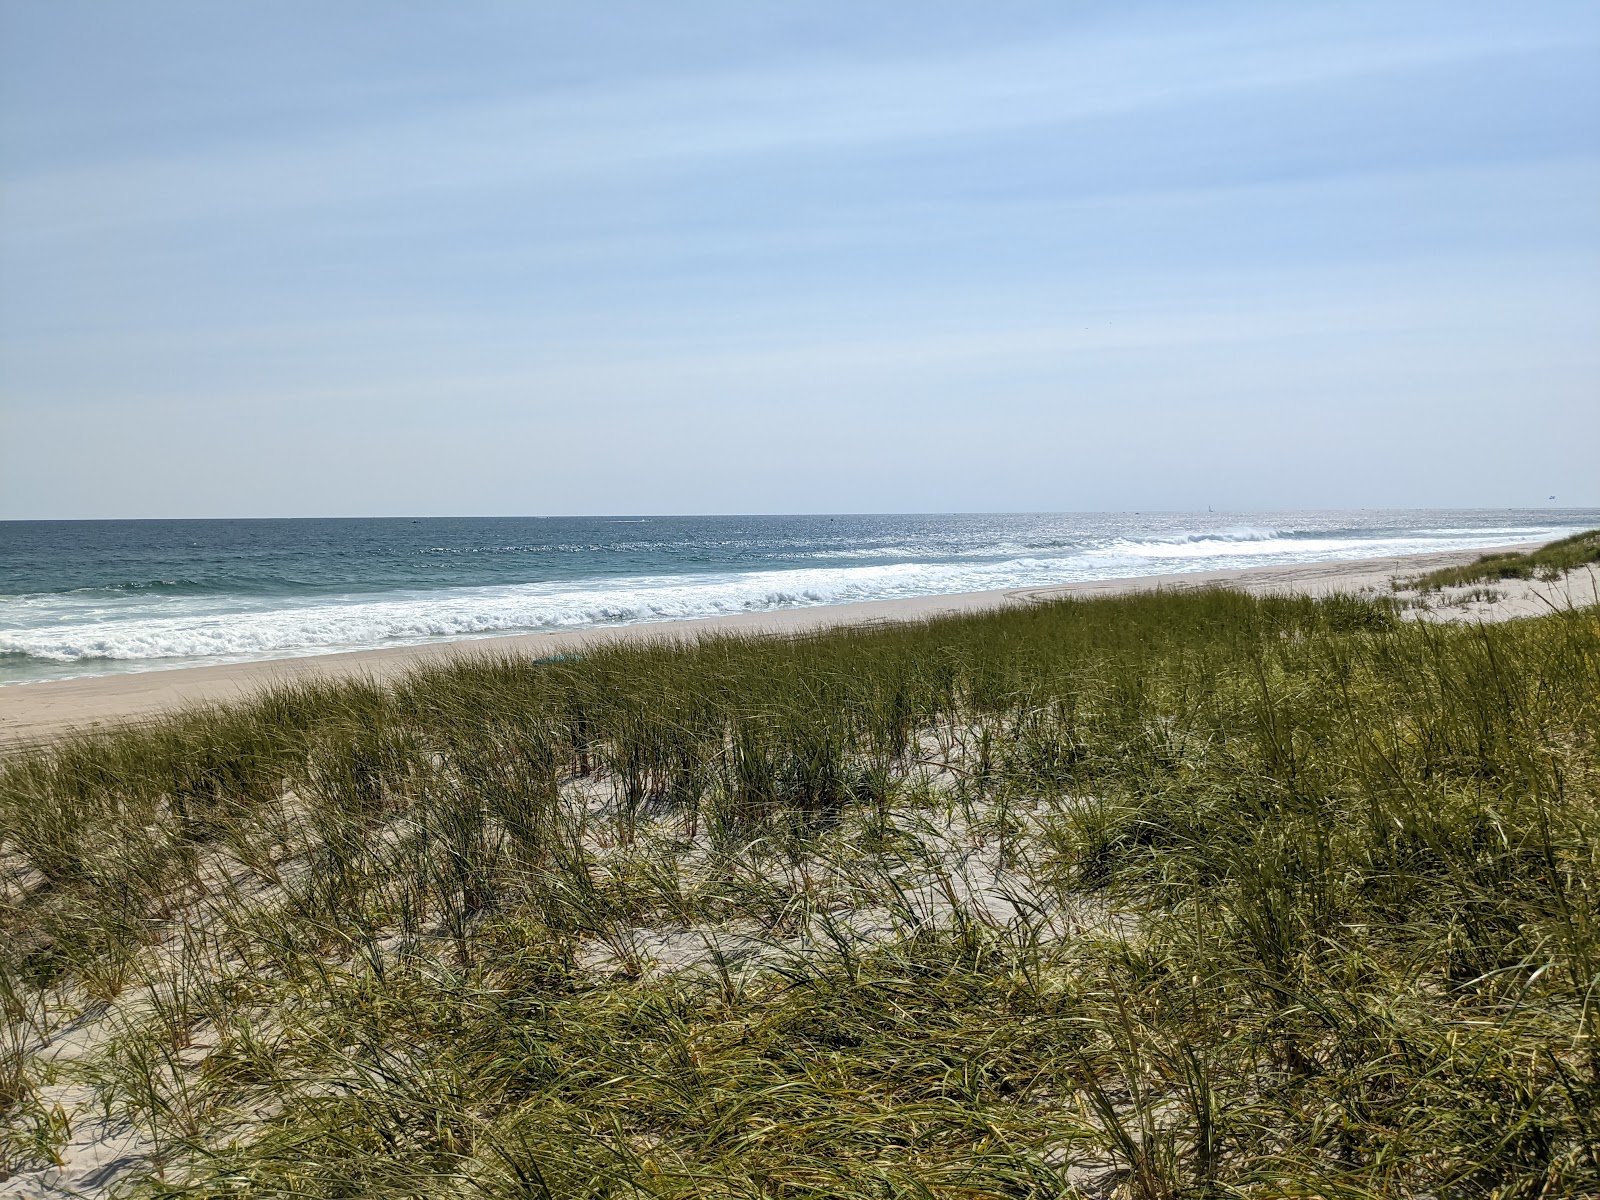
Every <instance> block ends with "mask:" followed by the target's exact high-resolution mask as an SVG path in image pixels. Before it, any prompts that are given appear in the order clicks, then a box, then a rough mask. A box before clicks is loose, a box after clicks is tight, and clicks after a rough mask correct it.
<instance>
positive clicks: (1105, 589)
mask: <svg viewBox="0 0 1600 1200" xmlns="http://www.w3.org/2000/svg"><path fill="white" fill-rule="evenodd" d="M1542 544H1543V543H1541V542H1519V543H1513V544H1507V545H1504V546H1486V547H1479V548H1476V549H1473V550H1452V551H1437V552H1431V553H1426V554H1411V555H1399V556H1389V557H1384V558H1358V559H1331V560H1325V561H1321V562H1308V563H1285V564H1274V565H1271V566H1256V567H1241V568H1232V569H1226V570H1216V571H1190V572H1175V573H1169V574H1162V575H1141V576H1133V577H1128V578H1120V579H1097V580H1085V581H1083V582H1081V583H1069V584H1056V585H1050V586H1045V587H1036V588H1012V589H1007V590H1004V591H990V592H960V593H954V594H950V595H942V596H914V597H904V598H899V599H894V600H866V601H857V602H855V603H850V604H819V605H814V606H811V607H806V608H789V609H778V610H774V611H770V612H752V613H737V614H731V615H727V616H718V617H700V618H694V619H685V620H672V621H645V622H639V623H637V624H633V625H614V626H595V627H590V628H585V629H571V630H558V631H552V632H547V633H519V634H505V635H500V636H494V637H477V638H460V639H454V640H450V641H440V642H426V643H422V644H420V645H408V646H383V647H376V648H372V649H365V650H347V651H340V652H337V653H332V654H311V655H300V656H296V657H286V658H274V659H261V660H256V661H251V662H242V663H225V664H217V665H212V666H189V667H174V668H168V669H164V670H163V669H154V670H148V671H135V672H126V673H122V674H115V675H91V676H85V677H82V678H78V679H60V680H42V681H40V682H37V683H19V684H8V685H6V686H4V687H0V746H13V747H15V746H20V745H27V744H33V743H39V742H45V741H49V740H52V739H54V738H56V737H59V736H61V735H63V734H67V733H71V732H81V731H86V730H92V729H95V728H103V727H107V726H114V725H120V724H126V723H136V722H139V721H143V720H149V719H152V718H155V717H158V716H160V715H162V714H164V713H168V712H171V711H174V710H176V709H181V708H184V707H187V706H191V705H197V704H208V703H226V702H228V701H237V700H241V699H244V698H245V697H247V696H249V695H250V694H251V693H253V692H256V691H259V690H261V689H263V688H265V687H269V686H272V685H274V684H283V683H295V682H302V681H306V680H314V679H328V678H339V677H364V678H368V679H375V680H379V681H382V680H384V679H390V678H393V677H395V676H397V675H401V674H404V673H405V672H406V671H408V670H410V669H412V668H414V667H419V666H424V665H429V664H434V663H439V662H446V661H450V660H452V659H462V658H465V659H470V658H474V657H483V656H491V657H499V656H503V655H527V656H530V657H543V656H545V655H549V654H559V653H564V652H570V651H574V650H579V649H582V648H585V647H589V646H595V645H599V644H605V643H608V642H615V641H619V640H620V641H638V640H645V641H656V640H677V639H683V638H695V637H699V636H702V635H705V634H758V635H759V634H780V635H781V634H793V633H805V632H810V631H813V630H819V629H828V628H833V627H837V626H844V625H873V624H879V623H887V622H895V621H916V620H922V619H926V618H929V617H935V616H942V615H946V614H956V613H972V612H984V611H989V610H993V609H997V608H1005V607H1009V606H1011V605H1017V604H1030V603H1035V602H1039V601H1044V600H1050V599H1054V598H1058V597H1059V598H1065V597H1069V596H1080V597H1092V596H1114V595H1121V594H1125V593H1128V592H1137V591H1147V590H1151V589H1154V588H1174V587H1176V588H1192V587H1210V586H1215V585H1219V584H1225V585H1228V586H1231V587H1236V588H1239V589H1241V590H1244V591H1247V592H1252V593H1257V594H1262V593H1272V592H1287V593H1294V594H1302V595H1327V594H1329V593H1332V592H1361V591H1374V590H1376V591H1381V592H1385V593H1387V592H1388V591H1389V590H1390V588H1389V583H1390V580H1391V578H1392V577H1394V576H1395V575H1399V574H1412V573H1419V572H1422V571H1426V570H1431V569H1433V568H1436V567H1443V566H1452V565H1456V564H1458V563H1468V562H1473V561H1476V560H1477V559H1478V558H1479V557H1480V556H1482V555H1484V554H1491V553H1496V552H1500V551H1522V550H1529V549H1532V548H1535V547H1537V546H1539V545H1542ZM1507 615H1514V614H1507Z"/></svg>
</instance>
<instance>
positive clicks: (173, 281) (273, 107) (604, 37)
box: [0, 0, 1600, 520]
mask: <svg viewBox="0 0 1600 1200" xmlns="http://www.w3.org/2000/svg"><path fill="white" fill-rule="evenodd" d="M1597 444H1600V9H1596V8H1595V7H1594V6H1592V5H1582V4H1577V3H1537V4H1530V5H1523V6H1517V7H1516V8H1515V9H1512V8H1509V7H1507V6H1500V5H1492V4H1442V3H1418V4H1414V5H1407V6H1404V8H1395V7H1394V6H1387V5H1381V4H1370V3H1369V4H1352V5H1344V6H1340V7H1339V8H1338V9H1337V10H1330V9H1322V8H1318V9H1315V10H1311V9H1304V8H1301V7H1299V6H1294V7H1289V6H1274V5H1263V4H1236V3H1213V4H1207V5H1200V6H1197V5H1177V4H1170V3H1136V4H1131V5H1110V4H1094V5H1082V6H1074V7H1073V8H1072V9H1071V10H1070V11H1067V10H1064V9H1063V8H1062V7H1061V6H1058V5H1053V4H1034V3H997V4H995V5H988V6H984V7H982V8H981V9H980V8H976V7H969V6H966V5H955V4H938V3H930V4H927V5H918V6H916V7H911V6H905V7H891V6H877V7H872V8H860V7H857V6H845V5H838V4H814V5H808V6H805V7H803V8H789V7H783V8H777V7H774V8H765V7H761V8H757V7H752V6H740V5H728V4H693V5H686V6H674V7H673V8H671V9H664V8H660V7H657V6H652V5H648V4H636V3H610V4H605V5H594V6H584V7H583V8H581V9H574V8H567V7H564V6H555V5H529V6H500V5H484V6H469V7H462V8H451V9H440V8H431V7H424V6H409V5H391V4H384V5H379V4H375V3H371V2H362V3H351V4H348V5H341V6H338V7H337V8H330V7H328V6H319V5H313V4H310V3H305V2H301V3H288V4H283V5H274V6H271V7H270V8H266V7H261V8H243V7H218V6H214V5H209V4H204V3H198V2H193V0H187V2H182V3H175V2H171V0H153V2H151V3H146V4H141V5H138V6H112V5H100V4H91V3H81V2H77V0H62V2H60V3H53V4H51V5H48V6H44V5H41V6H24V5H9V6H4V7H3V8H0V519H90V520H94V519H116V518H150V519H182V518H204V517H222V518H240V517H265V518H271V517H305V516H323V515H328V516H348V517H371V516H384V515H393V516H397V517H405V516H411V517H417V516H420V515H423V514H426V515H428V516H485V515H498V514H512V513H516V514H527V515H535V514H537V515H547V516H557V515H569V514H571V515H578V514H582V515H596V516H599V515H617V516H622V515H627V516H666V515H685V514H717V513H720V514H729V515H761V514H778V513H794V514H806V515H815V514H822V515H826V514H838V515H847V514H876V513H1072V512H1092V513H1116V512H1196V513H1204V512H1205V511H1206V510H1207V508H1208V507H1210V508H1214V509H1215V510H1217V511H1219V512H1222V511H1234V512H1273V511H1276V512H1295V511H1308V510H1330V509H1331V510H1343V511H1358V510H1361V509H1415V508H1427V509H1454V508H1481V509H1487V510H1500V509H1505V508H1519V509H1520V508H1546V509H1549V508H1582V507H1592V506H1596V505H1600V471H1596V470H1595V469H1594V453H1593V447H1594V446H1595V445H1597ZM1550 497H1554V499H1550Z"/></svg>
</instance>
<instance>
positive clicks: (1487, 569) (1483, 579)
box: [1395, 529, 1600, 592]
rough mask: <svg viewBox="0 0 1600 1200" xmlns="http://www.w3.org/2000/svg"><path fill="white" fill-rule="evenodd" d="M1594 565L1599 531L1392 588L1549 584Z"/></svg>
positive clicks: (1430, 589)
mask: <svg viewBox="0 0 1600 1200" xmlns="http://www.w3.org/2000/svg"><path fill="white" fill-rule="evenodd" d="M1593 563H1600V529H1589V530H1585V531H1584V532H1583V533H1575V534H1573V535H1572V536H1571V537H1564V538H1561V539H1560V540H1558V541H1554V542H1549V543H1546V544H1545V545H1543V546H1540V547H1539V548H1538V549H1537V550H1531V551H1528V552H1527V553H1521V554H1518V553H1500V554H1485V555H1484V556H1483V557H1482V558H1480V559H1478V560H1477V561H1476V562H1471V563H1467V564H1465V565H1463V566H1459V567H1442V568H1440V569H1439V570H1437V571H1429V572H1427V573H1426V574H1424V575H1418V576H1416V577H1415V578H1413V579H1400V580H1396V581H1395V588H1396V590H1397V591H1398V590H1400V589H1401V588H1405V589H1409V590H1414V591H1424V592H1436V591H1440V590H1441V589H1443V588H1448V587H1469V586H1471V585H1472V584H1476V583H1495V582H1498V581H1500V580H1503V579H1540V580H1545V581H1551V580H1555V579H1559V578H1560V577H1561V576H1563V575H1565V574H1566V573H1567V572H1569V571H1573V570H1576V569H1578V568H1580V567H1586V566H1589V565H1591V564H1593Z"/></svg>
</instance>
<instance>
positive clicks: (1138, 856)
mask: <svg viewBox="0 0 1600 1200" xmlns="http://www.w3.org/2000/svg"><path fill="white" fill-rule="evenodd" d="M1557 545H1560V543H1557ZM1541 553H1542V552H1541ZM1534 557H1537V556H1534ZM1597 721H1600V616H1597V612H1596V610H1594V609H1588V610H1573V611H1566V612H1559V613H1552V614H1550V615H1549V616H1545V617H1541V618H1537V619H1529V620H1522V621H1513V622H1507V623H1504V624H1500V625H1493V626H1470V627H1469V626H1460V627H1453V626H1438V625H1429V624H1425V623H1421V622H1411V621H1406V620H1402V619H1400V618H1399V617H1397V615H1396V613H1395V611H1394V609H1393V607H1392V606H1391V605H1388V604H1386V603H1382V602H1370V601H1365V600H1357V599H1348V598H1332V599H1325V600H1320V601H1319V600H1311V599H1292V598H1252V597H1249V596H1245V595H1242V594H1239V593H1235V592H1229V591H1222V590H1211V591H1201V592H1184V593H1153V594H1142V595H1133V596H1125V597H1118V598H1111V599H1099V600H1092V601H1088V600H1078V601H1063V602H1056V603H1050V604H1043V605H1038V606H1035V607H1030V608H1026V609H1020V610H1010V611H1001V612H994V613H990V614H984V615H979V616H961V617H949V618H941V619H937V620H933V621H929V622H926V623H920V624H909V625H897V626H885V627H875V628H854V629H839V630H832V631H829V632H825V633H818V634H813V635H807V636H800V637H793V638H781V639H780V638H770V639H739V638H729V637H722V638H713V639H707V640H704V641H701V642H699V643H695V644H686V645H683V646H676V647H673V646H660V645H635V646H618V647H614V648H607V649H603V650H599V651H597V652H594V653H592V654H589V655H587V656H585V657H583V658H581V659H576V660H568V661H557V662H546V663H535V662H531V661H528V660H520V661H517V660H507V661H499V662H484V663H479V664H477V665H468V664H456V665H451V666H448V667H440V668H435V669H429V670H424V671H420V672H418V673H416V674H414V675H412V676H410V677H408V678H407V679H405V680H404V681H402V682H401V683H399V684H397V685H392V686H387V687H379V686H377V685H369V684H364V683H361V682H347V683H340V684H333V683H323V684H316V685H308V686H305V687H300V688H296V689H290V690H280V691H276V692H273V693H269V694H266V695H263V696H262V697H260V698H259V699H257V700H255V701H253V702H251V703H248V704H243V705H239V706H235V707H229V708H218V709H214V710H207V711H198V712H193V713H190V714H188V715H184V716H180V717H175V718H173V719H171V720H167V721H164V722H162V723H159V724H156V725H153V726H150V727H147V728H141V729H136V730H129V731H125V732H120V733H109V734H103V735H99V736H92V737H80V738H76V739H73V740H69V741H66V742H63V743H61V744H60V745H59V746H57V747H56V748H54V749H53V750H52V751H34V752H26V753H22V754H18V755H13V757H12V758H11V759H9V760H8V761H7V763H6V765H5V767H4V769H3V773H0V837H3V848H4V855H5V858H4V864H3V865H4V869H5V876H4V880H5V892H4V899H3V907H0V946H3V950H0V954H3V963H0V1010H3V1014H4V1029H3V1031H0V1116H3V1121H4V1124H5V1130H6V1132H5V1133H4V1135H3V1140H0V1174H4V1173H7V1172H9V1173H13V1177H14V1179H15V1180H16V1181H28V1180H38V1179H42V1178H43V1176H41V1175H39V1174H37V1173H38V1172H41V1171H46V1170H48V1169H50V1167H51V1164H52V1163H53V1162H54V1161H56V1160H60V1161H62V1162H64V1163H65V1164H66V1167H65V1169H66V1170H68V1171H71V1170H73V1169H74V1166H73V1164H74V1163H75V1162H79V1161H81V1160H83V1159H84V1158H85V1156H86V1155H91V1154H92V1152H93V1150H94V1144H93V1140H92V1137H91V1135H90V1130H91V1128H92V1127H93V1126H94V1123H96V1122H99V1123H101V1127H103V1128H106V1129H113V1130H120V1131H122V1135H123V1136H125V1137H126V1138H127V1139H129V1141H130V1144H132V1145H133V1146H134V1147H135V1151H136V1152H134V1153H132V1154H131V1156H125V1157H128V1158H129V1162H125V1163H124V1164H123V1165H122V1167H121V1168H119V1170H118V1171H117V1172H115V1173H113V1174H112V1175H110V1176H108V1178H113V1179H114V1180H115V1182H116V1186H118V1187H120V1188H123V1189H127V1190H129V1191H130V1193H131V1194H135V1195H142V1196H169V1197H179V1196H182V1197H218V1196H228V1197H234V1196H236V1197H268V1196H273V1197H276V1196H297V1197H447V1196H448V1197H596V1198H598V1197H638V1196H674V1197H677V1196H682V1197H687V1196H718V1197H821V1196H843V1197H901V1196H904V1197H1060V1196H1074V1195H1083V1196H1113V1195H1114V1196H1119V1197H1133V1198H1139V1200H1155V1198H1158V1197H1161V1198H1165V1197H1174V1198H1175V1197H1201V1196H1207V1197H1210V1196H1261V1197H1266V1196H1306V1197H1310V1196H1319V1197H1350V1198H1356V1197H1363V1198H1365V1197H1378V1196H1418V1197H1421V1196H1430V1197H1504V1198H1510V1197H1544V1196H1569V1195H1570V1196H1576V1195H1584V1194H1590V1195H1592V1194H1595V1193H1596V1192H1600V1117H1597V1115H1596V1114H1597V1113H1600V808H1597V800H1600V743H1597V740H1596V733H1597V728H1600V725H1597ZM47 1043H48V1048H47ZM62 1047H69V1048H71V1051H72V1052H71V1053H64V1052H63V1050H62ZM68 1100H72V1101H73V1102H74V1103H76V1104H77V1107H74V1106H73V1104H69V1103H67V1101H68ZM129 1163H131V1165H129ZM30 1186H31V1184H30Z"/></svg>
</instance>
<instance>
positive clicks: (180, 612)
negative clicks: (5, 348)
mask: <svg viewBox="0 0 1600 1200" xmlns="http://www.w3.org/2000/svg"><path fill="white" fill-rule="evenodd" d="M1518 532H1520V531H1518ZM1527 532H1528V533H1529V534H1530V536H1539V535H1541V534H1542V533H1543V531H1537V530H1529V531H1527ZM1506 540H1508V537H1507V531H1505V530H1495V531H1492V532H1491V531H1486V530H1476V531H1468V530H1464V531H1462V532H1461V533H1460V534H1459V535H1456V536H1450V537H1444V538H1441V537H1438V536H1437V535H1436V534H1435V533H1433V531H1429V532H1428V533H1426V534H1422V533H1417V534H1410V535H1403V536H1394V537H1381V538H1372V537H1369V538H1350V537H1315V536H1303V535H1302V536H1296V535H1295V534H1293V532H1292V531H1288V532H1286V531H1279V530H1271V529H1250V528H1245V529H1233V530H1225V531H1221V532H1210V533H1202V534H1193V535H1177V536H1166V537H1162V536H1156V537H1146V538H1143V539H1139V540H1131V539H1110V540H1104V539H1103V540H1102V542H1101V544H1100V545H1098V546H1095V545H1088V546H1083V547H1077V548H1073V547H1063V548H1058V549H1055V550H1046V551H1042V552H1032V553H1030V552H1027V551H1025V550H1021V547H1020V545H1019V546H1016V547H1006V548H1005V549H1013V550H1019V551H1021V552H1018V553H1013V554H1012V555H1011V556H1009V557H1004V558H995V557H993V555H994V551H995V550H996V549H999V548H997V547H991V548H990V555H991V557H990V558H989V559H988V560H987V561H984V560H980V559H977V558H975V557H974V556H972V555H965V554H961V555H946V556H944V560H943V561H936V562H926V561H924V562H901V563H889V564H881V563H880V564H874V565H844V564H841V565H838V566H832V565H830V566H815V567H804V568H797V569H786V570H773V569H767V570H752V571H744V572H724V573H719V574H675V575H668V574H659V575H640V576H632V577H625V578H593V579H587V580H567V581H561V582H543V583H519V584H507V585H497V586H488V587H456V588H442V589H438V590H427V591H408V592H395V593H389V594H379V595H371V594H367V595H350V596H339V597H331V598H329V597H323V598H320V599H316V600H310V599H306V598H300V599H276V600H265V599H260V598H257V599H251V600H246V599H243V598H240V597H229V596H209V597H190V596H183V595H160V594H156V595H151V594H144V595H140V596H138V597H137V599H136V600H130V602H128V603H125V604H122V605H119V606H117V607H114V608H110V607H107V606H105V605H104V604H102V603H100V602H98V601H97V602H95V603H94V604H92V605H91V604H87V603H85V602H84V601H83V600H82V599H74V598H73V597H60V596H57V597H53V598H52V597H40V596H33V597H16V598H13V599H12V600H10V601H7V602H6V603H4V604H0V654H7V655H10V656H25V657H26V658H27V659H30V660H33V661H35V662H44V663H56V664H75V663H81V664H84V667H85V669H90V668H91V664H92V661H94V660H98V661H101V662H109V663H118V662H121V663H130V664H131V663H148V664H150V665H159V664H160V663H162V662H168V663H170V662H172V661H173V660H184V661H196V660H199V661H216V662H224V661H239V660H242V659H253V658H269V657H277V656H283V655H289V654H303V653H319V652H332V651H337V650H349V649H359V648H364V647H372V646H382V645H394V644H406V643H418V642H425V641H434V640H439V639H447V638H466V637H477V636H489V635H494V634H503V633H513V632H521V631H541V630H556V629H573V628H581V627H585V626H596V625H621V624H631V623H635V622H644V621H662V620H672V619H683V618H695V617H709V616H718V615H724V614H731V613H746V612H761V611H771V610H775V609H781V608H792V607H799V606H808V605H819V604H840V603H848V602H852V601H862V600H880V599H895V598H900V597H908V596H924V595H943V594H950V593H956V592H974V591H990V590H999V589H1006V588H1022V587H1040V586H1048V585H1051V584H1059V583H1069V582H1075V581H1079V580H1085V579H1097V578H1115V577H1127V576H1136V575H1143V574H1157V573H1165V572H1169V571H1175V570H1180V571H1181V570H1205V569H1208V568H1216V567H1238V566H1246V565H1250V564H1252V563H1272V562H1294V561H1317V560H1325V559H1334V558H1357V557H1371V556H1381V555H1391V554H1406V553H1415V552H1419V551H1425V550H1449V549H1457V548H1470V547H1474V546H1481V545H1486V544H1491V543H1494V542H1504V541H1506Z"/></svg>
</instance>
